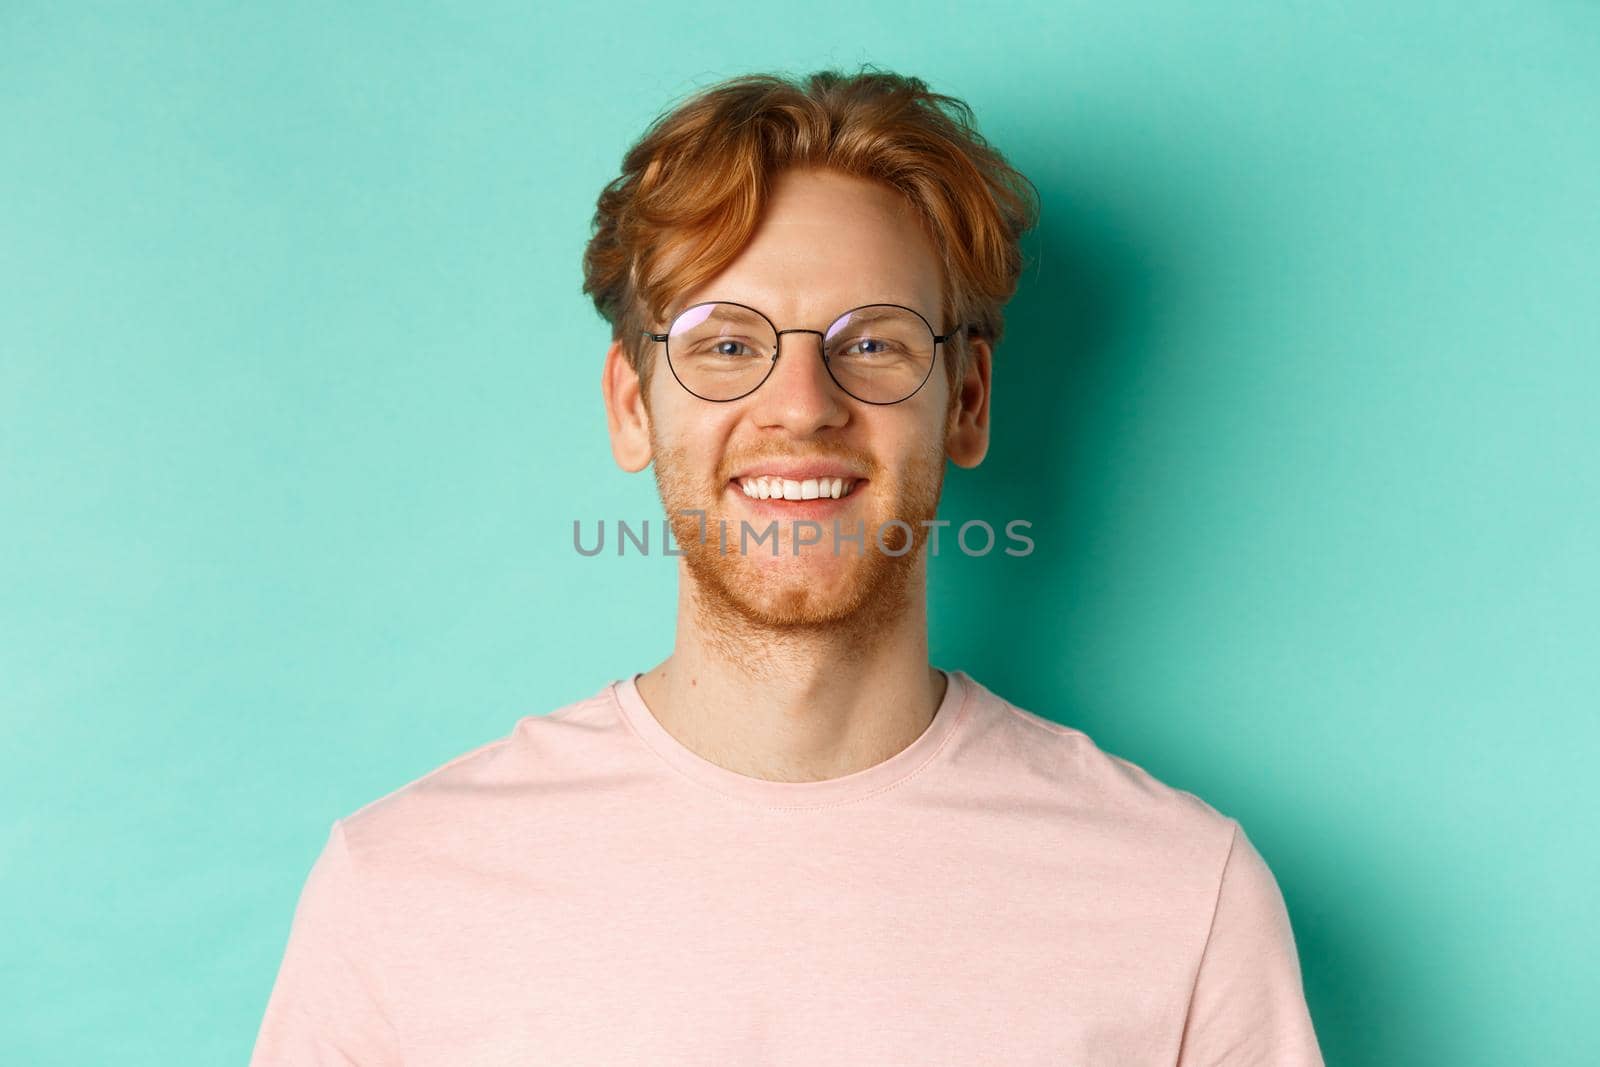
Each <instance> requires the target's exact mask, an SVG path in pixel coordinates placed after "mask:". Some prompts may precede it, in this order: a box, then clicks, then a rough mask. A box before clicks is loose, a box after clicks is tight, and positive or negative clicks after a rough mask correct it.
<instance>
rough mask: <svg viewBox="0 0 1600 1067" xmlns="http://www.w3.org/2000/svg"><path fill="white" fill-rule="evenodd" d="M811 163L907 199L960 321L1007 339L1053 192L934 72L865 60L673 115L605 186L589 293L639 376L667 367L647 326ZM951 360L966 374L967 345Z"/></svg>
mask: <svg viewBox="0 0 1600 1067" xmlns="http://www.w3.org/2000/svg"><path fill="white" fill-rule="evenodd" d="M795 166H816V167H828V168H832V169H834V170H838V171H842V172H844V173H846V174H850V175H854V176H856V177H860V178H866V179H870V180H875V181H879V182H882V183H884V184H886V185H888V186H890V187H891V188H893V189H894V190H896V191H897V192H899V193H900V194H901V195H902V196H904V197H905V198H906V200H907V201H908V202H909V203H910V204H911V205H912V206H913V207H914V208H915V209H916V214H917V217H918V219H919V220H920V221H921V223H922V225H923V227H924V229H925V231H926V232H927V234H928V236H929V237H930V239H931V240H932V243H933V246H934V248H935V249H937V250H938V253H939V257H940V261H941V262H940V267H941V270H942V276H943V280H944V306H943V307H942V308H941V309H940V312H941V314H942V316H943V319H944V323H945V324H951V329H952V332H958V333H963V334H965V336H967V337H980V338H984V339H986V340H988V341H989V342H990V343H991V344H997V343H998V342H999V340H1000V337H1001V334H1002V333H1003V331H1004V328H1005V324H1004V318H1003V314H1002V309H1003V308H1004V306H1005V304H1006V302H1007V301H1009V300H1010V299H1011V297H1012V295H1013V294H1014V293H1015V292H1016V287H1017V281H1018V278H1019V277H1020V276H1021V273H1022V266H1023V262H1022V251H1021V248H1020V244H1019V242H1020V239H1021V237H1022V235H1023V234H1024V233H1025V232H1027V231H1028V230H1029V229H1031V228H1032V227H1033V226H1034V225H1035V224H1036V223H1037V222H1038V217H1039V208H1038V192H1037V190H1036V189H1035V188H1034V186H1033V183H1032V182H1030V181H1029V180H1028V179H1027V178H1026V177H1024V176H1023V175H1022V174H1021V173H1019V172H1018V171H1016V170H1015V169H1013V168H1012V167H1011V165H1010V164H1009V163H1007V162H1006V160H1005V157H1004V156H1002V155H1001V154H1000V153H999V152H998V151H996V150H995V149H994V148H992V147H991V146H990V145H989V143H988V142H987V141H986V140H985V139H984V138H983V136H982V135H981V134H979V133H978V132H977V129H976V128H975V126H974V123H973V117H972V110H971V108H970V107H968V106H967V105H966V104H965V103H964V102H962V101H960V100H958V99H956V98H955V97H952V96H945V95H943V94H940V93H935V92H932V91H930V90H929V88H928V86H927V84H926V83H925V82H923V81H922V80H921V79H920V78H913V77H906V76H902V75H898V74H892V73H888V72H882V71H876V70H869V69H867V68H865V67H863V68H862V70H861V71H860V72H858V73H856V74H845V73H841V72H839V71H832V70H828V71H819V72H817V73H814V74H811V75H809V76H808V77H805V78H803V79H799V80H792V79H787V78H783V77H780V76H777V75H770V74H749V75H743V76H740V77H736V78H731V79H729V80H727V81H723V82H719V83H718V84H716V85H713V86H711V87H710V88H708V89H704V90H701V91H700V92H699V93H697V94H695V95H694V96H692V97H690V98H689V99H688V100H685V101H683V102H682V103H680V104H678V106H676V107H675V108H673V109H672V110H670V111H667V112H664V113H663V114H661V115H659V116H658V117H657V118H656V119H655V121H654V122H652V123H651V125H650V127H649V128H648V129H647V130H646V131H645V133H644V135H643V136H642V137H641V138H640V139H639V140H638V141H637V142H636V143H635V144H634V145H633V147H631V148H630V149H629V150H628V153H627V155H626V156H625V157H624V158H623V161H622V173H621V174H620V175H618V176H617V177H616V178H615V179H613V180H612V181H611V182H610V183H609V184H607V185H606V187H605V189H604V190H603V191H602V192H601V193H600V198H599V201H598V203H597V205H596V208H595V214H594V222H593V235H592V236H591V238H590V240H589V244H588V247H587V248H586V249H585V250H584V254H583V291H584V293H586V294H588V295H589V296H590V297H591V298H592V299H593V300H594V303H595V307H596V308H597V309H598V310H599V312H600V314H601V315H602V316H603V317H604V318H605V319H606V321H607V322H609V323H611V326H612V339H613V340H614V341H615V340H621V341H622V343H623V350H624V352H625V353H626V355H627V357H628V359H629V361H630V362H631V363H632V365H633V367H634V369H635V370H637V371H639V372H640V374H641V375H645V376H648V374H649V370H650V366H651V360H650V358H649V353H650V352H651V351H653V349H652V348H651V347H650V346H647V345H646V344H644V343H643V337H642V331H644V330H645V329H646V328H650V327H652V324H654V323H660V322H663V321H664V319H665V317H666V314H667V311H668V309H669V308H670V307H671V305H672V303H673V301H674V300H675V299H676V298H677V296H678V295H679V294H682V293H687V292H689V291H690V290H692V289H694V288H696V287H697V286H699V285H701V284H703V283H705V282H706V281H708V280H710V279H711V278H713V277H715V276H716V275H717V274H719V273H721V272H722V270H723V269H724V268H725V267H727V266H728V264H729V263H731V262H732V261H733V260H734V259H736V258H737V257H738V255H739V253H740V251H741V250H742V249H743V248H744V246H745V245H746V244H747V243H748V242H749V240H750V238H751V237H752V236H753V235H754V233H755V230H756V227H757V225H758V223H759V222H760V219H761V215H762V212H763V210H764V207H765V204H766V200H767V197H768V194H769V190H770V188H771V186H772V183H773V179H774V177H775V175H777V174H778V173H779V172H781V171H783V170H785V169H786V168H789V167H795ZM933 325H934V328H935V329H940V328H943V326H942V324H941V323H938V322H936V323H934V324H933ZM956 326H961V327H964V330H956V329H955V327H956ZM946 355H947V357H953V358H947V359H946V366H947V368H948V371H949V374H950V376H951V380H952V381H954V380H956V379H957V378H958V377H959V376H960V374H961V373H962V371H963V370H964V365H965V361H966V356H967V349H966V346H965V343H964V341H963V342H960V343H957V344H956V345H954V346H951V347H950V350H949V351H948V352H947V353H946Z"/></svg>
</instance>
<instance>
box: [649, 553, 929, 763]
mask: <svg viewBox="0 0 1600 1067" xmlns="http://www.w3.org/2000/svg"><path fill="white" fill-rule="evenodd" d="M904 593H905V595H904V597H903V598H897V599H899V601H900V603H899V604H898V605H897V608H896V610H894V611H893V612H892V613H883V612H877V613H872V614H870V615H866V614H864V615H862V616H860V617H857V618H852V619H848V620H844V621H842V622H840V623H838V624H836V625H831V626H827V627H815V628H804V629H783V630H775V629H768V628H763V627H760V626H756V625H751V624H748V623H746V622H745V621H744V620H739V624H738V625H729V624H728V622H727V614H726V611H725V609H722V608H720V607H713V606H712V605H711V604H709V603H708V598H707V597H706V595H705V593H704V591H703V590H702V589H701V588H700V587H699V586H698V584H697V583H696V582H695V580H694V578H693V576H692V575H691V574H690V573H689V572H688V570H687V569H686V568H684V569H681V570H680V577H679V598H678V625H677V635H676V640H675V642H674V645H673V650H672V654H671V655H670V656H668V657H667V658H666V659H665V660H663V661H662V662H661V663H659V664H658V665H656V666H655V667H654V668H652V669H651V670H649V671H647V672H646V673H645V674H643V675H641V676H640V678H639V680H638V686H639V695H640V696H641V697H642V698H643V699H644V702H645V704H646V706H647V707H649V709H650V711H651V713H652V714H654V715H655V717H656V719H657V721H659V722H660V723H661V725H662V726H663V727H664V728H665V729H666V730H667V732H668V733H670V734H672V735H673V736H674V737H675V738H676V739H677V740H678V741H679V742H680V743H681V744H683V745H684V747H686V748H688V749H689V750H690V751H692V752H694V753H695V754H697V755H699V756H701V757H702V758H704V759H707V760H710V761H711V762H713V763H716V764H718V765H719V766H722V767H724V768H726V769H728V770H731V771H734V772H736V773H739V774H744V775H747V776H749V777H752V778H763V779H767V780H769V781H780V782H812V781H821V780H824V779H828V778H838V777H841V776H843V775H847V774H853V773H855V772H856V771H860V770H865V769H866V768H868V767H871V766H873V765H875V764H877V763H881V762H883V761H884V760H886V759H888V758H889V757H890V756H893V755H894V754H895V753H897V752H899V751H900V750H901V749H904V748H905V747H906V746H907V745H909V744H911V742H913V741H915V740H916V739H917V737H918V736H920V735H921V734H922V732H923V731H924V730H926V729H927V728H928V725H929V723H931V722H932V721H933V716H934V712H935V711H936V709H937V708H938V706H939V703H940V701H941V700H942V699H943V698H944V690H945V685H946V681H945V678H944V675H942V674H941V673H940V672H939V671H937V670H934V669H933V668H932V667H931V666H930V665H929V663H928V623H927V594H926V586H925V583H924V578H923V570H922V568H921V567H920V566H919V567H918V568H916V571H915V576H914V577H913V578H912V580H911V581H910V582H909V583H908V588H906V589H905V590H904Z"/></svg>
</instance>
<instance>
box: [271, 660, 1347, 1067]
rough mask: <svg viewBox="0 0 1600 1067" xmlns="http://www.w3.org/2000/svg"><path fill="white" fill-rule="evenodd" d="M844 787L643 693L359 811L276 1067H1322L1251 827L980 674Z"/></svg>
mask: <svg viewBox="0 0 1600 1067" xmlns="http://www.w3.org/2000/svg"><path fill="white" fill-rule="evenodd" d="M947 674H948V677H949V679H950V684H949V686H948V688H947V691H946V694H945V697H944V700H943V701H942V703H941V704H940V706H939V708H938V710H937V712H936V714H935V715H934V718H933V721H932V723H931V724H930V725H929V727H928V729H927V730H926V731H924V732H923V734H922V735H921V736H919V737H918V738H917V739H916V740H915V741H914V742H912V743H911V744H910V745H909V746H907V747H906V748H905V749H903V750H901V751H900V752H898V753H896V754H895V755H894V756H892V757H891V758H889V759H888V760H885V761H883V762H881V763H879V764H876V765H874V766H872V767H869V768H867V769H865V770H862V771H859V772H857V773H855V774H851V775H847V776H844V777H841V778H834V779H830V780H827V781H822V782H805V783H784V782H769V781H765V780H761V779H756V778H749V777H746V776H743V775H740V774H737V773H734V772H732V771H728V770H726V769H724V768H721V767H719V766H717V765H716V764H713V763H711V762H709V761H707V760H704V759H702V758H701V757H699V756H697V755H695V754H694V753H693V752H692V751H690V750H688V749H687V748H684V747H683V746H682V745H680V744H678V743H677V742H676V740H675V739H674V738H673V737H672V735H671V734H669V733H667V731H666V730H665V729H664V728H663V727H662V726H661V725H660V723H658V722H657V721H656V720H655V718H654V716H653V715H651V713H650V711H649V709H648V708H647V707H646V706H645V705H644V703H643V702H642V700H641V699H640V697H639V693H638V690H637V688H636V687H635V685H634V680H633V679H631V678H629V679H623V680H620V681H617V682H614V683H612V684H611V685H608V686H607V687H606V688H605V689H603V690H601V691H600V692H599V693H597V694H595V695H594V696H592V697H590V698H589V699H587V700H582V701H579V702H577V703H574V704H571V705H568V706H567V707H564V708H561V709H559V710H557V711H555V712H552V713H551V714H548V715H543V716H529V717H527V718H524V719H522V720H521V721H520V722H518V723H517V724H516V726H515V727H514V728H513V729H512V731H511V732H510V734H508V735H507V736H505V737H503V738H501V739H499V740H496V741H494V742H491V743H489V744H487V745H484V746H482V747H480V748H478V749H475V750H473V751H471V752H468V753H466V754H464V755H462V756H459V757H457V758H456V759H454V760H451V761H450V762H448V763H446V764H444V765H443V766H441V767H439V768H438V769H437V770H435V771H433V772H431V773H429V774H427V775H425V776H423V777H422V778H419V779H417V780H416V781H414V782H411V783H410V784H408V785H406V786H404V787H402V788H400V789H398V790H396V791H394V792H392V793H390V794H388V795H387V796H385V797H382V798H381V799H378V800H376V801H374V802H372V803H370V804H368V805H366V806H365V807H363V808H361V809H360V810H358V811H356V812H354V813H352V814H350V815H348V816H346V817H344V818H342V819H339V820H337V821H336V822H335V823H334V824H333V827H332V830H331V833H330V834H329V837H328V841H327V844H326V846H325V847H324V849H323V851H322V854H321V855H320V856H319V857H318V859H317V861H316V863H315V865H314V866H313V867H312V869H311V872H310V875H309V876H308V878H307V880H306V883H305V887H304V889H303V890H302V892H301V896H300V900H299V904H298V907H297V908H296V910H295V913H294V919H293V924H292V926H291V929H290V933H289V939H288V946H287V949H286V951H285V954H284V958H283V962H282V965H281V967H280V970H279V973H278V976H277V981H276V983H275V984H274V986H273V989H272V993H271V997H270V999H269V1001H268V1004H267V1008H266V1013H265V1017H264V1018H263V1020H262V1023H261V1028H260V1031H259V1034H258V1035H257V1039H256V1045H255V1051H254V1056H253V1058H252V1060H251V1063H252V1064H253V1065H254V1067H278V1065H285V1067H286V1065H291V1064H293V1065H296V1067H331V1065H336V1064H337V1065H351V1064H355V1065H361V1067H389V1065H398V1064H406V1065H408V1067H446V1065H448V1067H488V1065H491V1064H493V1065H511V1064H516V1065H519V1067H520V1065H530V1064H608V1065H621V1064H654V1065H661V1064H780V1065H788V1064H796V1065H798V1064H808V1065H809V1064H821V1063H826V1064H910V1063H915V1064H919V1065H921V1064H962V1065H969V1064H974V1063H1005V1064H1075V1065H1090V1064H1093V1065H1099V1064H1104V1065H1108V1067H1110V1065H1115V1067H1141V1065H1147V1064H1148V1065H1156V1064H1160V1065H1174V1064H1176V1065H1180V1067H1191V1065H1192V1067H1200V1065H1210V1064H1227V1065H1230V1067H1232V1065H1237V1067H1245V1065H1251V1067H1254V1065H1260V1067H1269V1065H1270V1067H1312V1065H1321V1063H1322V1058H1321V1055H1320V1053H1319V1051H1318V1046H1317V1040H1316V1036H1315V1034H1314V1032H1313V1029H1312V1024H1311V1019H1310V1017H1309V1014H1308V1012H1307V1009H1306V1003H1305V998H1304V994H1303V992H1302V986H1301V975H1300V966H1299V960H1298V956H1297V954H1296V949H1295V944H1294V940H1293V934H1292V932H1291V929H1290V925H1289V918H1288V914H1287V912H1286V910H1285V907H1284V903H1283V897H1282V894H1281V893H1280V891H1279V888H1278V885H1277V883H1276V881H1275V880H1274V878H1273V876H1272V873H1271V872H1270V870H1269V869H1268V868H1267V866H1266V864H1265V863H1264V862H1263V860H1262V858H1261V856H1260V854H1259V853H1258V852H1257V851H1256V849H1255V848H1254V847H1253V846H1252V845H1251V843H1250V840H1249V839H1248V838H1247V837H1246V836H1245V833H1244V831H1243V830H1242V829H1241V828H1240V826H1239V824H1238V823H1237V822H1236V821H1234V820H1233V819H1231V818H1228V817H1227V816H1224V815H1222V814H1220V813H1219V812H1217V811H1216V810H1215V809H1213V808H1211V807H1210V806H1209V805H1207V804H1206V803H1205V802H1203V801H1201V800H1200V799H1198V798H1197V797H1195V796H1194V795H1192V794H1190V793H1187V792H1184V791H1182V790H1178V789H1174V788H1172V787H1169V786H1167V785H1165V784H1163V783H1162V782H1160V781H1158V780H1157V779H1155V778H1154V777H1152V776H1151V775H1150V774H1148V773H1146V772H1145V771H1144V770H1143V769H1141V768H1140V767H1138V766H1137V765H1135V764H1133V763H1130V762H1128V761H1127V760H1123V759H1120V758H1118V757H1115V756H1112V755H1109V754H1107V753H1105V752H1102V751H1101V750H1100V749H1099V748H1098V747H1097V746H1096V745H1095V744H1094V742H1093V741H1092V740H1091V739H1090V738H1089V737H1088V736H1087V735H1085V734H1084V733H1082V732H1081V731H1078V730H1074V729H1071V728H1069V727H1065V726H1061V725H1058V724H1056V723H1053V722H1050V721H1049V720H1047V719H1044V718H1042V717H1040V716H1037V715H1035V714H1033V713H1031V712H1028V711H1025V710H1022V709H1020V708H1017V707H1015V706H1013V705H1011V704H1009V703H1007V702H1006V701H1004V700H1002V699H1001V698H999V697H998V696H996V695H995V694H994V693H992V692H991V691H989V690H988V689H987V688H985V687H984V686H982V685H981V684H979V683H978V682H976V681H975V680H974V679H972V678H971V677H969V676H968V675H966V674H964V673H962V672H960V671H951V672H947Z"/></svg>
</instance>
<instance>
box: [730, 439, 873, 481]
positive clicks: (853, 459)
mask: <svg viewBox="0 0 1600 1067" xmlns="http://www.w3.org/2000/svg"><path fill="white" fill-rule="evenodd" d="M779 459H781V460H800V461H802V462H805V461H811V460H815V461H818V462H826V461H830V460H831V461H833V462H836V463H842V464H845V465H847V466H850V467H853V468H855V469H857V470H860V471H863V472H864V474H863V477H866V478H869V479H872V480H878V479H879V476H880V474H881V472H882V470H883V466H882V464H880V463H879V462H878V461H877V460H876V459H874V458H873V456H872V453H870V452H867V451H865V450H864V449H859V448H853V447H851V446H849V445H844V444H828V445H820V446H811V447H805V448H797V447H795V446H793V445H782V444H776V443H775V444H772V445H769V446H764V447H758V448H751V449H746V450H743V451H740V452H738V453H737V454H730V455H729V456H728V457H727V458H726V459H725V460H724V461H723V462H722V464H721V465H720V467H719V468H718V470H717V477H716V479H715V483H714V484H718V485H720V484H722V483H723V482H726V481H727V480H728V479H729V478H731V477H733V472H734V471H737V470H743V469H747V468H749V467H752V466H758V465H760V464H761V463H762V462H763V461H765V460H779Z"/></svg>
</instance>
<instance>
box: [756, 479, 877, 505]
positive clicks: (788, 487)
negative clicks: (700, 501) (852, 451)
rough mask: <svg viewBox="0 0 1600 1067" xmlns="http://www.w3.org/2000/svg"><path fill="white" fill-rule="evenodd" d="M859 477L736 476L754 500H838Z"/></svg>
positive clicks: (846, 493)
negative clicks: (795, 477)
mask: <svg viewBox="0 0 1600 1067" xmlns="http://www.w3.org/2000/svg"><path fill="white" fill-rule="evenodd" d="M859 480H861V479H856V478H801V479H794V478H779V477H777V476H776V475H764V474H763V475H756V476H754V477H750V478H738V479H735V481H737V482H738V484H739V488H741V489H743V490H744V495H745V496H748V497H752V498H754V499H756V500H838V499H839V498H840V497H846V496H849V495H850V491H851V490H852V489H854V488H855V487H856V483H857V482H858V481H859Z"/></svg>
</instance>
